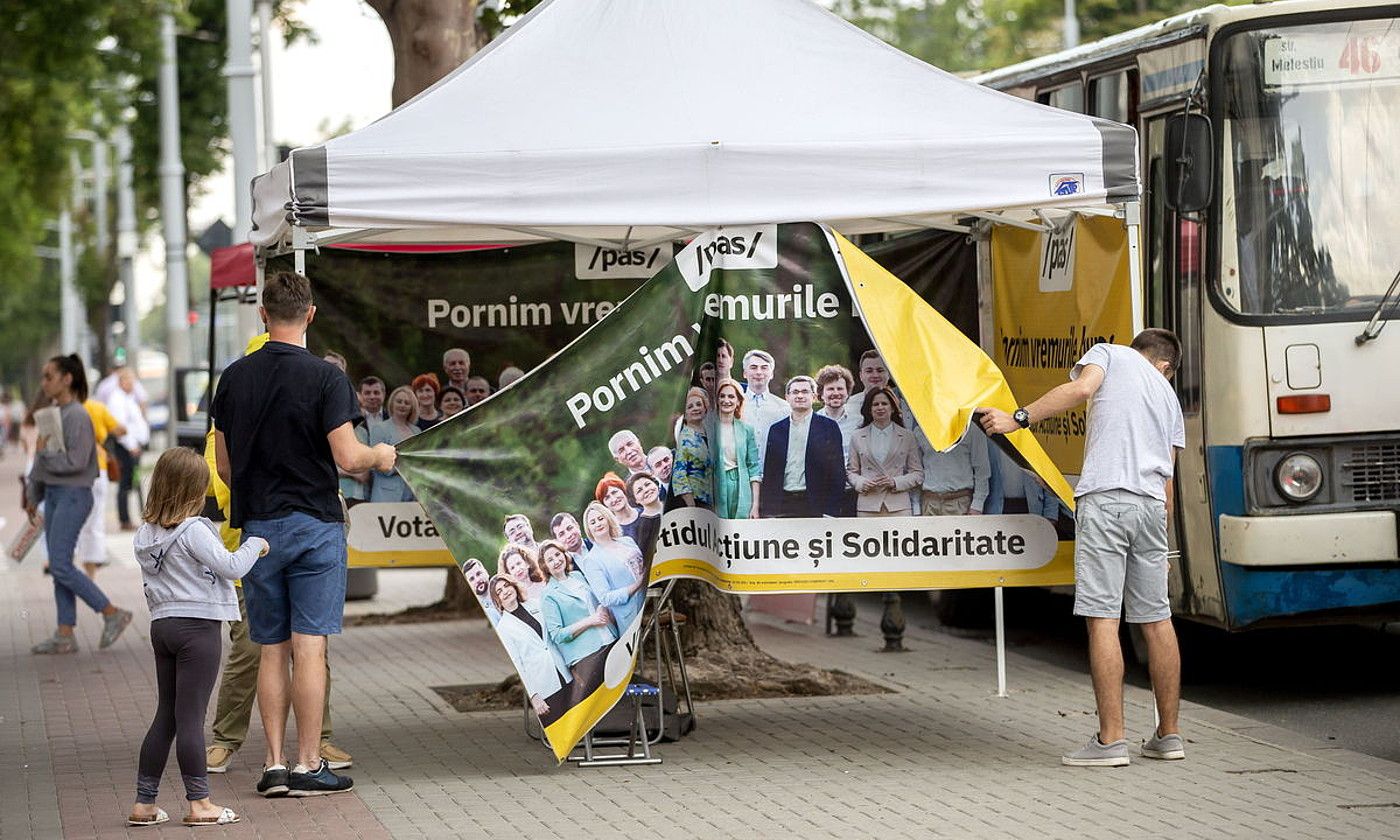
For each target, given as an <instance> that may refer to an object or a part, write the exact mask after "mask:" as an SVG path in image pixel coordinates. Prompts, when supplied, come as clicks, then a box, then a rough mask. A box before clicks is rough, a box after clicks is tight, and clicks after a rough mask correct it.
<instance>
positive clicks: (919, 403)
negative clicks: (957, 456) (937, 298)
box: [832, 231, 1074, 510]
mask: <svg viewBox="0 0 1400 840" xmlns="http://www.w3.org/2000/svg"><path fill="white" fill-rule="evenodd" d="M832 233H833V235H834V236H835V237H836V241H837V244H838V246H839V248H840V250H841V257H842V259H843V260H844V261H845V263H846V271H847V273H848V274H849V276H850V278H851V289H852V293H853V294H854V295H855V297H856V302H857V303H858V304H859V305H860V310H861V314H862V315H863V316H864V318H865V325H866V327H867V328H869V330H870V335H871V337H872V338H873V339H874V340H875V346H876V347H877V348H878V349H879V351H880V355H881V356H882V357H883V358H884V361H885V366H886V367H887V368H888V369H889V371H890V376H891V377H892V378H893V379H894V381H895V382H897V383H899V388H900V391H901V392H902V393H903V395H904V398H905V399H906V400H908V401H909V407H910V409H912V410H913V412H914V417H915V418H917V419H918V421H919V426H920V427H921V428H922V429H923V432H924V434H925V435H927V436H928V440H929V443H931V444H933V447H934V448H935V449H937V450H939V451H943V450H946V449H948V448H949V447H951V446H952V445H953V444H955V443H957V442H958V439H959V438H961V437H962V436H963V432H964V431H966V430H967V427H968V424H969V423H971V422H972V421H973V418H972V412H973V410H974V409H976V408H977V407H979V406H988V407H991V408H1000V409H1002V410H1004V411H1015V410H1016V407H1017V406H1016V398H1015V397H1014V396H1013V395H1012V394H1011V388H1010V387H1009V386H1008V385H1007V384H1006V379H1005V378H1003V377H1002V375H1001V371H1000V370H998V369H997V366H996V364H994V363H993V362H992V360H991V359H990V358H988V357H987V354H986V353H983V352H982V348H980V347H978V346H977V345H976V344H974V343H973V342H971V341H969V340H968V339H967V337H966V336H964V335H963V334H962V333H961V332H959V331H958V329H957V327H954V326H953V325H952V324H950V323H949V322H948V320H947V319H946V318H944V317H943V316H942V315H940V314H939V312H938V310H936V309H934V308H933V307H932V306H930V305H929V304H928V303H927V302H926V301H925V300H924V299H923V298H921V297H919V296H918V294H916V293H915V292H914V290H913V289H911V288H909V286H908V285H906V284H905V283H904V282H903V281H901V280H900V279H899V278H898V277H895V276H894V275H893V274H891V273H889V272H888V271H886V270H885V269H884V267H883V266H881V265H880V264H879V263H877V262H875V261H874V260H872V259H871V258H870V257H868V256H866V254H865V252H864V251H862V250H860V249H859V248H857V247H856V246H855V245H853V244H851V242H850V241H849V240H847V239H846V238H845V237H843V236H841V234H839V233H836V232H835V231H833V232H832ZM1006 439H1007V440H1008V441H1010V443H1011V445H1012V446H1014V447H1015V448H1016V451H1018V452H1020V453H1021V455H1022V456H1023V457H1024V458H1025V459H1026V461H1027V463H1029V464H1030V465H1031V467H1032V468H1034V469H1035V471H1036V474H1037V475H1039V476H1040V478H1041V480H1042V481H1044V482H1045V483H1046V486H1048V487H1049V488H1050V489H1051V490H1053V491H1055V495H1057V496H1059V497H1060V500H1061V501H1063V502H1064V503H1065V504H1066V505H1067V506H1068V507H1069V509H1070V510H1074V493H1073V492H1072V491H1071V490H1070V487H1069V484H1068V483H1067V482H1066V481H1065V477H1064V476H1063V475H1061V474H1060V471H1059V470H1058V469H1056V468H1055V465H1054V464H1053V463H1051V461H1050V458H1049V456H1047V455H1046V454H1045V450H1043V449H1041V447H1040V443H1039V442H1037V441H1036V439H1035V436H1034V435H1033V434H1031V432H1030V430H1029V429H1020V430H1018V431H1015V432H1012V433H1011V434H1009V435H1007V436H1006Z"/></svg>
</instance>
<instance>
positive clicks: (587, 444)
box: [399, 224, 1072, 760]
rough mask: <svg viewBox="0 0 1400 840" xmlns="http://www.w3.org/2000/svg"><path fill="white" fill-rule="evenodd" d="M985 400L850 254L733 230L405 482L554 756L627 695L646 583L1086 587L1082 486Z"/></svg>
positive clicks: (758, 230)
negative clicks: (1078, 550) (999, 421)
mask: <svg viewBox="0 0 1400 840" xmlns="http://www.w3.org/2000/svg"><path fill="white" fill-rule="evenodd" d="M979 405H992V406H997V407H1001V408H1006V409H1011V408H1014V406H1015V401H1014V399H1013V397H1012V395H1011V392H1010V390H1009V389H1008V388H1007V386H1006V384H1005V382H1004V381H1003V380H1002V379H1001V376H1000V375H999V374H998V373H997V371H996V368H995V367H994V366H993V364H992V363H991V361H990V360H989V359H988V358H987V357H986V356H985V355H984V354H983V353H982V352H981V351H980V350H979V349H978V347H977V346H976V344H974V343H973V342H971V341H969V340H968V339H967V338H965V337H964V336H963V335H962V334H961V333H959V332H958V331H957V329H955V328H954V327H953V326H952V325H951V324H949V322H948V321H946V320H945V319H944V318H943V317H942V316H940V315H939V314H938V313H937V312H935V311H934V310H933V308H932V307H930V306H929V305H928V304H927V303H925V302H924V301H923V300H922V299H921V298H920V297H919V296H918V295H917V294H916V293H915V292H914V291H913V290H911V289H910V288H909V287H908V286H906V285H904V284H903V283H901V282H900V281H899V280H897V279H896V278H894V277H893V276H892V275H890V274H889V273H888V272H887V271H885V270H884V269H882V268H881V267H880V266H879V265H877V264H876V263H875V262H874V261H873V260H871V259H870V258H869V257H867V256H866V255H865V254H863V253H861V252H860V251H859V250H858V249H856V248H854V246H852V245H851V244H850V243H849V242H847V241H846V240H844V239H842V238H841V237H840V236H839V235H837V234H835V233H834V232H832V231H831V230H829V229H827V228H825V227H822V226H819V225H815V224H789V225H767V226H756V227H733V228H722V229H716V230H711V231H707V232H706V233H704V234H701V235H700V236H698V237H697V238H696V239H694V240H692V241H691V242H690V243H689V244H687V245H686V246H685V247H684V248H683V249H681V250H680V251H679V252H678V253H677V254H676V257H675V260H674V261H673V262H672V263H671V264H670V265H668V266H667V267H666V268H665V269H664V270H663V271H661V273H660V274H658V275H657V276H655V277H654V278H652V279H651V280H650V281H648V282H646V283H645V284H644V285H642V286H641V288H639V289H638V290H637V291H636V292H635V293H633V294H632V295H631V296H630V297H628V298H627V299H626V300H625V301H624V302H622V303H621V304H620V305H619V306H618V308H617V309H616V310H615V311H614V312H613V313H612V314H611V315H609V316H608V317H607V318H606V319H604V320H602V321H600V322H598V323H597V324H596V325H594V326H593V327H592V328H590V329H589V330H588V331H587V332H585V333H584V334H583V335H581V336H580V337H579V338H577V339H576V340H574V341H573V342H572V343H571V344H569V345H568V346H567V347H566V348H565V349H564V350H562V351H561V352H559V353H558V354H556V355H555V356H553V357H552V358H550V359H549V360H547V361H546V362H545V363H543V364H542V365H540V366H539V367H537V368H536V369H535V370H533V371H532V372H531V373H529V374H528V375H527V376H526V377H525V378H524V379H522V380H520V381H518V382H516V383H515V384H513V385H511V386H510V387H508V388H506V389H504V390H502V391H501V392H500V393H498V394H495V395H494V396H492V397H491V398H489V399H488V400H486V401H485V402H483V403H481V404H479V405H477V406H475V407H473V408H470V409H468V410H467V411H465V412H463V413H462V414H460V415H458V416H457V417H454V418H453V419H451V420H448V421H447V422H445V423H443V424H441V425H438V426H436V427H434V428H432V429H429V430H428V431H426V432H424V433H422V434H420V435H417V436H415V437H412V438H410V439H408V440H406V441H404V442H403V443H402V444H400V447H399V452H400V459H399V469H400V471H401V472H402V474H403V475H404V476H405V478H406V479H407V480H408V483H409V485H410V486H411V487H412V488H413V490H414V492H416V494H417V497H418V500H419V501H420V502H421V503H422V504H423V506H424V507H425V509H426V510H427V512H428V514H429V516H430V517H431V519H432V521H433V522H434V523H435V525H436V527H437V529H438V530H439V531H440V532H441V534H442V537H443V539H444V540H445V541H446V543H447V545H448V547H449V548H450V549H451V551H452V553H453V555H454V556H455V557H456V558H457V559H458V560H459V561H461V563H462V567H463V572H464V574H465V575H466V576H467V579H468V580H469V581H470V582H471V584H472V586H473V588H474V589H475V591H476V592H477V594H478V596H479V597H480V598H481V600H482V603H483V606H484V607H485V609H486V611H487V614H488V616H489V617H490V619H491V620H492V621H493V623H494V624H495V627H496V629H497V632H498V635H499V636H500V638H501V641H502V643H503V644H504V645H505V647H506V649H507V650H508V651H509V653H510V655H511V659H512V661H513V662H514V663H515V665H516V667H517V668H518V669H519V671H520V675H521V679H522V681H523V682H524V685H525V688H526V692H527V694H528V695H529V696H530V699H531V703H532V705H533V706H534V708H535V711H536V713H537V714H538V715H539V717H540V720H541V722H542V723H543V725H544V728H545V732H546V733H547V735H548V737H549V741H550V744H551V745H552V747H553V749H554V751H555V753H556V755H557V756H558V757H559V758H560V759H561V760H562V759H563V757H564V756H566V755H567V754H568V752H569V751H570V750H571V749H572V748H573V747H574V745H575V744H576V743H577V742H578V741H579V739H580V738H581V737H582V736H583V734H584V733H585V732H586V731H587V730H588V729H589V728H590V727H592V726H593V724H594V723H595V722H596V721H597V720H598V719H599V718H600V717H601V716H602V715H603V714H604V713H605V712H606V711H607V710H608V709H609V708H610V707H611V706H612V705H613V703H614V702H616V700H617V699H618V698H619V697H620V696H621V694H622V692H623V690H624V689H625V688H626V685H627V682H628V680H629V678H630V676H631V673H632V670H633V667H634V664H635V658H636V655H637V651H638V641H639V636H640V633H641V628H642V624H643V606H644V599H645V591H646V586H647V584H648V582H655V581H658V580H661V579H664V578H669V577H688V578H696V579H700V580H705V581H709V582H710V583H712V584H714V585H715V586H717V587H720V588H722V589H726V590H730V591H735V592H774V591H806V592H828V591H851V590H862V589H869V590H876V591H878V590H890V589H914V588H919V589H927V588H944V587H960V586H992V585H1012V586H1014V585H1044V584H1059V583H1066V582H1069V581H1070V580H1071V579H1072V568H1071V564H1070V562H1069V557H1068V553H1067V551H1065V550H1064V549H1063V548H1062V546H1063V544H1062V543H1061V542H1060V540H1059V534H1058V533H1057V529H1059V531H1064V530H1066V529H1067V528H1068V527H1070V519H1069V513H1068V508H1067V506H1068V505H1069V504H1070V493H1069V488H1068V486H1067V485H1066V484H1065V483H1064V480H1063V478H1062V477H1061V476H1060V474H1059V473H1058V472H1057V471H1055V470H1054V468H1053V467H1052V466H1051V464H1050V461H1049V459H1048V458H1047V457H1046V456H1045V453H1044V452H1043V451H1042V450H1041V449H1040V447H1039V445H1038V444H1037V443H1036V442H1035V439H1034V437H1033V436H1032V435H1031V433H1030V432H1028V431H1023V432H1017V433H1014V434H1012V435H1010V436H1008V437H1007V438H1005V439H1002V438H998V439H996V440H995V441H988V440H987V438H986V437H985V436H983V435H982V434H981V432H980V430H978V429H976V428H975V427H974V428H972V429H971V430H969V426H970V425H971V424H972V410H973V409H974V408H975V407H976V406H979ZM995 464H1000V465H1001V466H1000V468H999V469H998V468H996V467H994V465H995ZM1023 468H1026V469H1023ZM994 472H999V473H1000V474H999V475H993V473H994ZM994 485H995V486H994ZM1032 500H1035V501H1032ZM1046 500H1048V502H1047V501H1046ZM1013 502H1014V504H1013ZM992 510H1000V511H1002V514H1001V515H979V514H983V513H984V512H991V511H992ZM1013 511H1015V512H1013Z"/></svg>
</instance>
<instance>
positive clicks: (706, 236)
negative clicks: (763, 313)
mask: <svg viewBox="0 0 1400 840" xmlns="http://www.w3.org/2000/svg"><path fill="white" fill-rule="evenodd" d="M676 265H677V267H678V268H680V270H681V276H682V277H684V278H685V284H686V285H687V286H689V287H690V290H691V291H692V292H698V291H700V290H701V289H702V288H704V287H705V284H707V283H709V282H710V272H711V271H714V270H715V269H720V270H731V271H733V270H742V269H764V268H777V267H778V226H777V225H755V226H752V227H723V228H712V229H710V230H707V231H705V232H704V233H702V234H700V235H699V236H697V237H695V238H694V239H692V240H691V241H690V244H688V245H686V246H685V250H684V251H682V252H681V255H680V256H679V257H678V258H677V259H676Z"/></svg>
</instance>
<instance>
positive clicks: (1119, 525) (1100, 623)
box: [978, 329, 1186, 767]
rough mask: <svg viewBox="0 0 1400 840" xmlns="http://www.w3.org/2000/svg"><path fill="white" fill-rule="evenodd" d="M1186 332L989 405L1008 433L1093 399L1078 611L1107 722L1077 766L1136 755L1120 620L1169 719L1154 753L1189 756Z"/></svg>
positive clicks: (1092, 360) (1142, 337) (1148, 334)
mask: <svg viewBox="0 0 1400 840" xmlns="http://www.w3.org/2000/svg"><path fill="white" fill-rule="evenodd" d="M1180 361H1181V341H1180V340H1179V339H1178V338H1177V337H1176V336H1175V335H1174V334H1173V333H1171V332H1169V331H1167V330H1160V329H1149V330H1144V331H1143V332H1142V333H1140V334H1139V335H1138V336H1137V337H1136V338H1134V339H1133V343H1132V346H1131V347H1123V346H1121V345H1116V344H1095V345H1094V346H1093V347H1090V348H1089V350H1088V352H1086V353H1085V354H1084V356H1083V357H1082V358H1081V359H1080V360H1079V362H1078V363H1077V364H1076V365H1075V366H1074V369H1073V370H1071V371H1070V381H1069V382H1066V383H1065V384H1063V385H1060V386H1058V387H1056V388H1054V389H1052V390H1050V391H1049V392H1048V393H1046V394H1045V395H1044V396H1043V397H1041V398H1040V399H1038V400H1036V401H1035V402H1033V403H1031V404H1030V405H1027V406H1026V407H1024V408H1018V409H1017V410H1016V412H1015V413H1014V414H1008V413H1007V412H1005V411H1000V410H998V409H995V408H979V409H978V412H979V413H980V415H981V423H982V428H983V429H985V430H986V432H987V433H988V434H1008V433H1010V432H1015V431H1018V430H1020V429H1024V428H1028V427H1029V426H1030V425H1031V424H1032V423H1035V422H1038V421H1040V420H1044V419H1045V418H1047V417H1053V416H1054V415H1056V414H1060V413H1061V412H1064V411H1068V410H1069V409H1071V408H1075V407H1076V406H1079V405H1081V404H1083V403H1084V402H1086V401H1088V402H1089V428H1088V434H1087V436H1086V439H1085V443H1084V468H1083V472H1082V473H1081V475H1080V478H1079V483H1078V485H1076V487H1075V490H1074V495H1075V547H1074V577H1075V595H1074V614H1075V615H1080V616H1084V618H1085V621H1086V623H1087V624H1088V628H1089V667H1090V671H1091V673H1092V675H1093V681H1094V698H1095V700H1096V702H1097V704H1098V711H1099V731H1098V732H1097V733H1095V735H1094V737H1092V738H1090V739H1089V743H1088V744H1087V745H1086V746H1084V747H1083V748H1082V749H1079V750H1075V751H1074V752H1072V753H1069V754H1068V755H1065V756H1064V757H1063V761H1064V763H1065V764H1069V765H1073V766H1081V767H1113V766H1121V765H1124V764H1127V763H1128V742H1127V740H1126V739H1125V738H1124V737H1123V651H1122V648H1121V646H1120V645H1119V642H1118V622H1119V619H1120V618H1122V617H1124V615H1125V613H1126V618H1127V620H1128V622H1129V623H1131V624H1137V625H1139V626H1140V627H1141V628H1142V631H1143V635H1144V637H1145V638H1146V640H1147V649H1148V657H1149V671H1150V673H1151V676H1152V689H1153V692H1154V693H1155V695H1156V698H1157V711H1158V714H1159V716H1160V723H1159V725H1158V727H1157V730H1156V731H1155V732H1153V733H1152V736H1151V737H1150V738H1147V739H1144V741H1143V744H1142V754H1143V755H1144V756H1146V757H1148V758H1162V759H1179V758H1185V757H1186V752H1185V749H1184V747H1183V742H1182V739H1181V735H1180V734H1179V732H1178V731H1177V707H1178V706H1179V704H1180V697H1181V654H1180V651H1179V650H1178V648H1177V642H1176V632H1175V630H1173V628H1172V623H1171V607H1170V605H1169V603H1168V599H1167V521H1168V518H1169V517H1168V507H1169V506H1170V503H1171V487H1172V485H1171V479H1172V471H1173V465H1174V464H1175V462H1176V453H1177V451H1178V450H1180V449H1182V448H1184V447H1185V446H1186V431H1185V423H1184V422H1183V420H1182V416H1181V404H1180V402H1179V401H1178V400H1177V397H1176V392H1175V391H1174V390H1173V389H1172V386H1171V382H1170V380H1171V377H1172V374H1174V373H1175V372H1176V369H1177V365H1178V364H1180Z"/></svg>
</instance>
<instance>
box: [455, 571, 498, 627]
mask: <svg viewBox="0 0 1400 840" xmlns="http://www.w3.org/2000/svg"><path fill="white" fill-rule="evenodd" d="M462 574H463V575H465V576H466V578H467V586H470V587H471V589H472V594H474V595H476V600H477V602H478V603H480V604H481V609H482V610H483V611H484V612H485V613H486V620H487V621H489V622H491V626H492V627H495V626H496V622H497V621H500V620H501V611H500V610H498V609H496V605H495V604H493V603H491V596H490V594H488V593H489V590H490V588H491V573H490V572H488V571H486V567H485V566H483V565H481V561H480V560H478V559H476V558H475V557H468V558H467V559H466V561H465V562H463V563H462Z"/></svg>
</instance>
